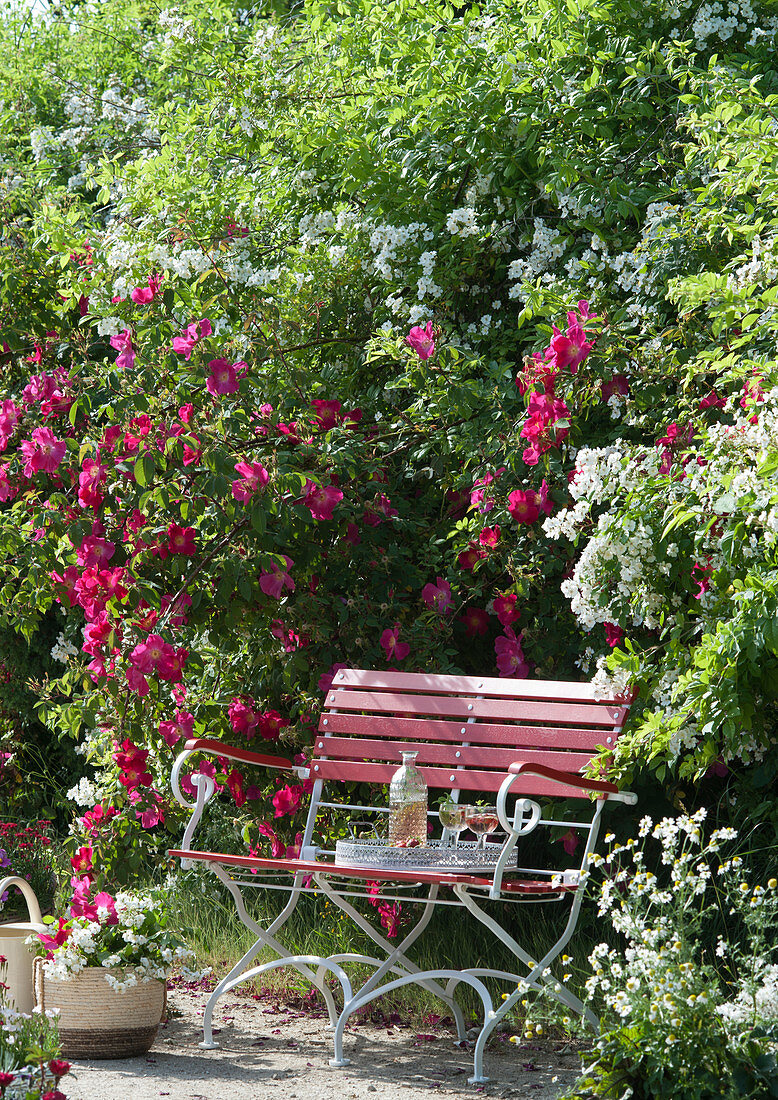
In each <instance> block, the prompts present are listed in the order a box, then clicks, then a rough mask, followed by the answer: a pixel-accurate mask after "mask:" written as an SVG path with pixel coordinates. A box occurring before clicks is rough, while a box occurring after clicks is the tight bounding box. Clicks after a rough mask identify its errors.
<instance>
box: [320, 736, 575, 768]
mask: <svg viewBox="0 0 778 1100" xmlns="http://www.w3.org/2000/svg"><path fill="white" fill-rule="evenodd" d="M403 752H416V753H418V759H417V761H416V762H417V764H441V765H443V767H450V768H456V767H458V766H459V767H467V768H478V767H480V768H497V769H500V770H501V773H502V775H503V777H504V775H505V773H506V772H507V770H508V767H509V766H510V765H511V764H513V763H514V761H515V760H517V759H518V758H519V757H520V758H521V759H522V760H527V761H530V760H531V761H532V762H533V763H535V764H545V765H546V767H549V768H560V769H562V770H563V771H570V772H580V770H581V768H583V767H585V766H586V765H587V764H588V763H589V761H590V760H591V753H585V752H576V753H572V752H537V751H534V750H532V749H526V748H521V749H520V750H517V749H515V748H510V747H509V748H492V747H490V746H482V745H478V746H474V747H471V748H464V747H460V748H458V747H457V746H456V745H439V744H438V745H436V744H430V743H429V742H426V741H421V742H415V743H414V742H411V741H407V742H402V741H399V742H398V741H373V740H369V739H368V738H363V737H360V738H357V737H325V738H320V737H317V738H316V741H315V745H314V754H315V756H316V758H317V759H319V758H321V757H327V758H328V759H330V760H374V761H380V762H383V761H389V762H390V763H394V765H395V767H399V764H400V754H401V753H403ZM457 753H458V754H459V755H458V756H457V755H456V754H457Z"/></svg>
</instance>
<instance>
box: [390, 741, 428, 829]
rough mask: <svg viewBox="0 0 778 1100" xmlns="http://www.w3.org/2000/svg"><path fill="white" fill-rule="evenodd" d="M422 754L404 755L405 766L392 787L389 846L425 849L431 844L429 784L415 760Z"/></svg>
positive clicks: (395, 776)
mask: <svg viewBox="0 0 778 1100" xmlns="http://www.w3.org/2000/svg"><path fill="white" fill-rule="evenodd" d="M417 756H418V753H416V752H403V754H402V758H403V762H402V767H400V768H398V769H397V771H396V772H395V773H394V775H393V776H392V781H391V783H390V784H389V845H390V847H392V848H421V847H424V845H426V843H427V784H426V783H425V782H424V776H423V775H422V774H421V772H420V771H419V769H418V768H417V767H416V765H415V763H414V761H415V759H416V757H417Z"/></svg>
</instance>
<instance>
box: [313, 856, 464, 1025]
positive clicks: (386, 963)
mask: <svg viewBox="0 0 778 1100" xmlns="http://www.w3.org/2000/svg"><path fill="white" fill-rule="evenodd" d="M314 877H315V878H316V881H317V882H318V883H319V884H320V885H321V888H322V891H323V892H324V893H326V895H327V897H328V898H330V899H331V900H332V901H333V902H334V903H335V904H336V905H337V906H338V908H340V909H342V910H343V912H344V913H347V914H348V915H349V917H351V919H352V920H353V921H354V923H355V924H356V925H357V926H358V927H359V928H361V929H362V930H363V931H364V932H366V933H367V935H368V936H369V937H370V939H371V940H372V941H373V943H375V944H376V945H377V946H378V947H380V948H381V950H382V951H384V952H386V956H387V957H386V959H385V960H383V961H381V960H380V959H372V958H370V956H361V961H362V962H364V963H366V964H367V965H371V966H375V967H376V970H375V972H374V973H373V974H372V975H371V976H370V977H369V978H368V979H367V981H365V983H364V984H363V985H362V986H361V987H360V990H359V996H360V997H361V996H362V995H363V994H365V993H368V992H370V990H373V989H378V991H379V993H380V991H381V990H383V989H384V988H385V987H384V986H382V985H380V983H381V982H382V981H383V979H384V978H385V977H386V975H387V974H389V973H392V972H395V973H397V972H399V973H400V974H401V975H402V974H405V975H410V976H414V975H415V976H416V977H415V978H412V980H414V981H416V983H417V984H418V985H421V986H423V988H425V989H427V990H428V991H429V992H430V993H432V994H434V996H436V997H439V998H440V999H441V1000H442V1001H443V1002H444V1003H445V1004H446V1006H447V1007H448V1009H449V1010H450V1012H451V1014H452V1016H453V1017H454V1021H455V1024H456V1029H457V1036H458V1038H459V1039H460V1040H462V1039H464V1038H465V1035H466V1034H467V1024H466V1022H465V1017H464V1015H463V1013H462V1009H461V1008H460V1007H459V1005H458V1003H457V1001H456V1000H455V998H454V997H453V996H451V995H449V994H448V993H447V991H446V989H445V988H444V987H443V986H442V985H440V984H439V983H438V982H435V981H432V980H430V979H429V978H425V979H424V980H422V979H420V978H419V977H418V975H419V974H420V973H421V971H420V968H419V967H418V966H417V965H416V964H415V963H413V962H411V960H410V959H409V958H408V957H407V955H406V954H405V951H406V950H407V949H408V948H409V947H410V946H411V944H413V943H414V942H415V941H416V940H417V939H418V937H419V936H420V935H421V934H422V932H423V931H424V929H425V928H426V927H427V925H428V924H429V922H430V919H431V917H432V913H433V910H434V907H435V902H436V899H437V896H438V889H439V888H438V886H437V885H433V886H431V887H430V889H429V894H428V897H427V901H426V904H425V906H424V912H423V913H422V914H421V916H420V917H419V919H418V921H417V922H416V924H415V925H414V927H413V928H412V929H411V931H410V932H409V933H408V935H407V936H406V937H405V939H403V940H401V941H400V943H399V944H391V943H390V942H389V941H388V940H387V939H386V938H385V937H384V936H382V935H381V934H380V932H378V931H377V929H376V928H375V927H374V926H373V925H372V924H371V923H370V921H368V920H367V919H366V918H365V917H364V916H363V915H362V914H361V913H360V912H359V911H358V910H357V909H356V908H355V907H354V906H353V905H351V904H350V902H348V901H346V899H345V898H343V897H342V896H341V895H340V894H339V893H338V892H337V890H336V889H334V888H333V886H332V884H331V883H330V882H328V881H327V879H326V877H324V876H322V877H321V878H320V877H319V876H318V875H316V876H314ZM332 958H333V959H335V958H337V959H339V960H343V959H345V958H346V956H340V955H338V956H332ZM430 973H432V972H430ZM356 1007H358V1006H354V1007H350V1006H349V1005H347V1004H344V1007H343V1013H346V1018H348V1016H349V1015H351V1014H352V1013H353V1012H354V1011H355V1008H356ZM343 1013H342V1014H341V1017H342V1015H343Z"/></svg>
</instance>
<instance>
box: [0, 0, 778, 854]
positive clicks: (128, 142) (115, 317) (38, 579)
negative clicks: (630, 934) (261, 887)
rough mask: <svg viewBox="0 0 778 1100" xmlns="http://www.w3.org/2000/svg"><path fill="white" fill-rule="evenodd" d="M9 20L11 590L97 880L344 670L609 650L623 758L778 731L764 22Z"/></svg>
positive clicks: (246, 818) (747, 747) (2, 467)
mask: <svg viewBox="0 0 778 1100" xmlns="http://www.w3.org/2000/svg"><path fill="white" fill-rule="evenodd" d="M590 8H591V10H589V9H590ZM65 10H66V9H65V8H63V9H62V12H63V13H64V12H65ZM637 15H639V16H640V18H637ZM5 19H6V22H5V24H4V31H3V33H4V34H5V35H6V37H9V36H13V40H14V43H15V46H14V50H13V51H9V55H10V53H11V52H12V55H13V60H11V61H9V62H8V63H7V64H8V86H9V90H10V92H12V93H13V94H12V95H10V96H9V99H8V101H7V102H6V104H5V105H4V107H3V111H4V114H3V119H4V121H5V122H6V123H7V126H6V129H5V130H4V131H3V135H4V136H3V137H2V139H0V140H2V142H3V146H2V150H0V154H1V155H2V157H3V158H4V164H5V165H6V167H5V168H4V172H5V175H4V177H3V181H4V182H3V191H2V195H3V207H2V210H3V229H2V234H3V236H2V244H3V249H4V254H5V257H6V260H7V263H6V264H5V266H4V270H3V274H2V279H0V339H3V340H5V342H6V344H5V348H6V350H5V351H4V354H5V358H6V362H7V366H8V373H7V375H6V376H4V393H3V394H2V395H0V397H1V398H2V400H0V408H1V410H2V413H1V415H0V446H1V447H2V454H1V456H0V500H1V501H2V503H0V516H1V517H2V521H1V525H0V580H1V581H2V583H0V613H1V614H2V616H3V618H4V620H5V621H6V622H8V623H9V624H11V625H13V627H15V628H16V629H17V630H19V631H20V632H21V633H22V634H23V636H24V637H25V638H26V639H28V641H29V643H30V644H31V645H33V644H35V639H36V638H38V637H39V636H40V633H41V631H43V630H44V629H46V627H47V625H50V624H51V623H55V624H57V628H58V641H57V644H56V646H55V647H54V648H53V650H52V659H53V660H54V661H56V662H58V663H61V664H62V665H64V669H63V671H62V674H61V675H54V674H52V671H51V668H50V667H48V668H45V669H43V670H42V672H41V679H43V677H44V676H46V679H45V682H43V683H41V684H40V686H39V689H38V694H39V697H40V704H39V707H38V715H39V717H40V719H41V720H42V721H43V722H44V723H45V726H46V727H47V728H48V729H49V730H50V731H52V733H51V735H52V736H60V737H67V738H71V737H72V738H74V739H76V740H77V742H78V746H79V750H80V752H81V753H82V754H83V758H84V760H85V762H86V764H88V765H89V769H88V774H87V775H85V776H79V774H78V773H77V772H76V773H75V774H74V776H73V781H74V782H75V780H78V783H77V784H76V786H74V787H73V788H72V791H71V794H72V796H73V798H74V800H75V801H76V802H77V803H78V805H80V806H81V808H82V810H86V813H83V814H82V816H81V818H80V825H79V830H80V832H79V836H80V838H81V840H87V839H88V840H89V842H90V843H92V842H93V843H94V844H95V845H96V846H97V847H98V848H99V849H100V858H101V860H102V863H103V865H105V866H108V865H110V864H111V862H112V861H113V862H115V865H116V867H117V869H118V868H122V873H124V874H125V875H132V874H133V873H134V872H135V870H137V868H138V866H139V864H140V861H141V860H142V858H143V852H144V850H145V847H146V846H148V845H150V846H152V847H153V846H154V845H155V844H157V843H158V841H157V840H156V839H155V838H156V837H157V836H158V835H160V834H161V838H162V841H163V842H164V834H165V832H166V830H168V829H171V830H175V829H177V827H178V818H177V813H178V811H177V809H176V808H175V807H173V806H171V804H170V799H169V798H168V794H167V782H166V777H167V774H168V772H169V768H170V764H171V762H172V759H173V757H174V755H175V753H176V752H177V751H178V748H179V747H180V743H181V742H182V741H183V740H184V739H185V738H186V737H188V736H191V735H198V734H205V733H207V734H208V735H209V736H220V737H223V738H225V739H232V740H235V741H237V742H238V743H244V742H252V741H254V742H256V741H257V740H258V739H262V740H265V741H268V742H271V743H275V742H277V741H279V740H281V741H283V742H284V748H283V751H284V752H290V751H292V752H294V751H297V752H301V753H304V752H305V749H306V747H307V746H308V744H309V743H310V739H311V734H312V730H313V728H314V725H315V722H316V710H317V705H318V700H319V697H320V692H321V690H322V689H323V688H325V687H326V686H327V685H328V683H329V682H330V677H331V675H332V671H333V669H334V668H336V667H337V666H338V665H341V664H344V663H349V664H354V665H357V666H360V665H363V666H371V667H373V666H380V667H386V666H387V665H388V666H391V667H401V668H409V669H411V668H427V669H428V668H437V669H440V670H449V669H450V670H460V671H479V672H485V671H491V672H492V673H498V674H500V675H505V676H517V675H518V676H525V675H535V676H577V675H580V671H581V670H583V671H584V673H587V672H589V670H590V669H591V670H594V666H595V661H596V659H597V657H598V655H599V656H600V657H601V658H603V657H604V656H605V655H606V654H609V653H610V649H611V647H612V646H613V647H616V648H614V652H613V654H611V655H610V656H609V657H608V662H609V672H610V673H611V674H615V675H620V676H625V677H626V676H630V677H632V678H634V679H636V680H637V682H638V683H639V684H640V685H641V688H642V696H641V699H642V702H643V708H644V709H643V719H642V720H641V721H640V722H639V724H638V726H637V730H636V732H635V733H634V735H633V736H632V737H631V738H630V739H629V740H628V741H627V742H625V744H626V745H627V748H628V752H624V753H622V756H621V758H620V759H617V761H616V763H617V766H621V767H622V769H626V768H630V769H631V768H633V767H636V766H645V765H646V764H648V763H653V766H654V767H656V768H657V769H660V770H659V775H660V777H663V778H664V777H665V775H664V773H663V772H662V771H661V769H666V768H667V767H668V765H670V766H672V767H675V766H676V765H677V766H678V767H679V769H680V774H681V776H682V777H683V778H684V779H686V778H689V779H693V778H695V777H697V778H699V777H700V776H702V775H703V774H704V773H705V772H706V770H707V769H708V768H709V767H710V766H711V765H712V764H715V762H716V761H717V760H718V759H719V755H720V754H721V753H722V752H723V753H724V754H725V757H726V758H727V760H728V762H729V763H728V765H727V766H729V765H730V764H732V763H733V762H734V761H735V760H743V761H744V760H751V761H752V760H753V759H754V758H755V757H759V756H760V755H761V754H762V753H763V751H764V747H765V746H766V745H767V744H768V743H769V740H770V737H771V736H772V735H773V733H774V729H775V714H774V709H772V710H771V707H773V708H774V703H773V702H772V701H771V697H770V690H771V689H770V684H771V683H772V681H771V678H770V677H771V673H770V669H772V668H773V667H774V661H775V657H776V653H777V652H778V640H777V639H776V637H775V635H774V630H773V629H772V628H768V627H767V626H765V628H764V629H763V630H761V632H760V633H759V634H758V640H754V639H753V638H752V639H751V640H750V641H747V640H746V638H747V635H748V634H749V632H752V628H753V626H754V621H755V618H754V617H755V616H756V617H757V618H758V617H759V616H761V618H759V622H762V621H764V623H767V621H768V620H769V617H770V614H771V613H772V612H771V609H772V607H773V602H772V601H773V600H774V598H775V592H776V586H775V583H774V581H775V578H774V573H775V560H774V554H775V550H774V547H775V539H774V537H773V534H771V532H773V533H774V522H773V519H770V517H771V516H773V513H774V498H773V495H772V488H771V482H770V480H769V478H770V473H771V470H774V469H775V467H771V463H772V462H773V461H774V456H775V454H776V450H778V447H777V446H776V440H775V437H774V433H772V429H771V428H770V424H771V423H772V421H771V419H770V418H771V417H772V415H773V412H772V410H773V408H774V405H775V396H776V394H775V391H774V386H775V381H776V378H775V373H776V372H775V360H774V358H771V355H774V342H775V334H774V318H773V313H774V308H773V302H774V294H775V273H776V272H775V265H772V261H771V259H770V257H772V255H773V253H772V242H773V239H774V232H775V223H774V222H771V221H770V219H769V217H768V216H767V215H764V217H763V218H762V220H761V221H760V223H759V226H758V234H759V235H758V237H757V236H756V235H755V234H756V231H755V230H754V228H753V225H752V214H753V211H754V210H755V209H756V207H757V205H759V204H760V203H761V204H762V206H765V204H766V196H768V195H769V194H770V193H771V192H770V188H771V187H772V186H773V182H772V181H773V175H771V173H774V168H773V167H772V160H771V159H770V151H769V150H770V136H769V133H768V131H767V129H766V127H767V120H769V118H770V117H771V111H772V98H771V97H772V94H773V93H772V85H773V83H774V81H775V74H774V66H773V64H772V61H771V57H772V53H771V49H772V43H773V40H774V36H775V30H776V21H775V19H774V17H772V16H771V15H769V14H764V13H762V12H761V11H759V12H757V10H756V9H752V8H751V7H750V6H749V5H746V6H745V7H743V10H742V12H741V14H740V18H739V22H737V21H736V24H735V25H734V26H733V25H731V24H730V21H728V19H727V18H724V17H721V16H719V15H718V14H716V13H715V12H714V11H713V9H710V10H708V6H707V5H705V4H703V5H702V6H700V7H697V6H696V5H695V6H692V5H688V4H685V3H684V4H681V5H679V6H677V7H670V6H665V5H664V4H663V3H660V2H657V3H654V4H652V5H649V6H648V7H647V6H646V5H640V6H639V8H637V7H633V6H632V5H631V4H630V3H628V2H626V0H618V2H617V0H612V2H609V3H605V4H598V5H596V8H595V6H594V5H584V6H583V8H582V9H581V13H580V14H578V13H574V12H572V11H568V10H564V11H563V10H562V9H561V7H553V6H550V5H547V4H545V3H543V2H541V3H539V4H538V3H534V4H532V5H530V4H525V3H524V2H523V0H522V2H519V3H508V2H506V0H494V2H490V3H488V4H487V5H485V7H484V8H483V9H479V10H477V9H468V10H466V11H463V12H462V11H454V10H452V9H451V8H449V7H447V6H446V5H445V4H440V5H438V4H419V3H416V2H414V0H393V2H392V3H390V4H389V5H386V4H382V5H376V4H374V3H373V2H371V0H364V2H357V0H354V3H353V4H351V5H349V4H345V5H339V6H338V8H337V10H332V9H331V8H330V6H329V5H327V4H324V3H320V4H318V3H316V4H314V3H311V4H309V5H308V6H306V7H305V9H303V10H299V11H298V10H296V11H295V12H294V14H293V15H291V16H289V17H283V18H281V17H276V16H271V15H270V14H269V13H266V14H260V13H258V12H254V13H253V14H248V15H246V14H245V13H244V14H243V15H241V14H240V13H236V12H233V11H232V9H231V8H230V7H229V6H228V5H227V4H219V3H217V4H214V5H211V6H210V7H209V10H208V11H207V12H203V10H202V9H201V8H200V6H192V7H191V8H189V7H187V5H181V6H178V7H175V8H174V7H168V8H166V9H163V10H162V11H161V12H160V11H158V10H157V9H156V8H154V7H152V6H150V5H148V6H147V5H145V4H140V5H139V6H137V7H133V8H132V9H131V10H130V9H129V8H127V7H126V6H125V5H123V4H121V3H118V2H114V3H105V4H103V5H101V6H100V7H99V8H94V9H93V8H91V7H89V6H88V5H87V6H86V7H83V8H82V7H81V6H76V7H74V9H73V11H69V12H68V16H67V28H65V26H64V24H63V23H62V22H60V21H58V20H59V17H56V16H52V18H51V19H50V20H48V21H46V20H37V21H36V20H27V21H26V22H25V24H24V26H22V25H21V23H18V22H17V23H15V22H14V20H15V19H17V17H16V16H13V15H7V16H6V17H5ZM108 30H110V33H108ZM409 31H410V32H411V33H409ZM30 72H33V73H34V77H33V79H32V80H30V79H29V73H30ZM14 97H16V99H15V100H14V102H13V103H12V100H13V99H14ZM19 104H22V105H23V108H24V109H23V110H21V109H20V108H19ZM41 187H43V191H41ZM749 210H751V214H749ZM757 241H758V244H757V243H755V242H757ZM746 253H747V254H748V255H746ZM703 317H704V318H705V319H706V324H703V323H701V320H702V319H703ZM708 321H709V324H707V322H708ZM722 400H723V401H724V402H725V405H724V408H723V409H722V407H721V401H722ZM741 401H742V402H743V407H742V409H741V407H740V402H741ZM754 417H757V422H756V424H751V423H750V421H751V420H753V418H754ZM725 429H728V430H729V431H730V435H727V431H725ZM717 433H718V434H717ZM749 433H750V434H749ZM746 437H747V438H746ZM733 440H734V441H735V442H734V444H733V443H732V441H733ZM731 446H734V447H735V451H736V452H737V456H738V458H737V460H738V461H740V460H741V459H742V458H743V456H744V455H747V456H748V459H747V462H748V464H749V466H748V468H749V469H752V470H753V477H752V481H753V478H756V479H762V480H761V481H760V484H759V486H758V487H757V488H758V491H757V490H755V489H754V487H753V485H752V484H751V482H748V484H745V483H744V485H743V486H742V490H743V491H742V493H741V485H740V484H738V486H737V487H736V492H735V493H734V494H732V493H729V486H728V485H725V482H726V480H727V478H728V477H729V475H730V463H731V461H732V458H733V451H732V450H731ZM728 448H729V449H728ZM738 448H739V449H738ZM743 460H744V461H745V459H743ZM705 463H707V465H705ZM694 471H697V472H694ZM759 471H762V472H761V473H760V472H759ZM692 473H694V476H692ZM720 490H721V491H720ZM727 494H728V495H727ZM749 494H752V496H749ZM722 497H723V498H724V499H723V500H722V499H721V498H722ZM714 505H715V507H714ZM771 509H772V511H771ZM762 514H764V517H765V518H764V519H759V518H758V517H759V516H761V515H762ZM754 515H755V516H756V517H757V519H756V520H755V521H754V522H755V523H756V528H755V530H758V531H759V532H764V533H765V537H763V538H761V539H760V538H755V539H754V538H751V535H750V534H749V540H750V541H748V543H747V544H746V543H745V541H744V538H743V532H744V531H745V527H744V526H743V527H741V526H738V525H739V524H746V519H747V518H748V517H750V516H754ZM773 518H774V517H773ZM749 523H751V520H750V519H749ZM591 536H594V537H593V538H592V537H591ZM670 536H672V538H671V537H670ZM717 540H718V542H717ZM728 540H729V541H728ZM727 546H729V547H731V549H730V550H729V551H727V549H726V548H727ZM727 555H728V556H727ZM730 588H731V591H730ZM711 593H713V595H711ZM568 598H569V599H570V600H571V601H572V602H571V604H568ZM719 630H721V631H722V632H723V633H722V634H721V636H720V637H719V634H718V632H719ZM728 646H729V647H730V648H729V649H728V648H727V647H728ZM749 646H750V647H752V648H749ZM735 652H737V654H738V655H741V654H742V661H743V662H744V666H743V667H744V668H745V669H746V670H747V671H746V675H745V676H743V675H738V676H732V677H728V676H723V677H722V676H720V675H719V676H717V675H716V673H715V671H714V672H711V667H712V666H711V665H710V662H711V661H712V660H713V654H715V653H718V654H719V655H720V656H719V658H717V659H720V660H721V661H722V662H723V663H724V665H725V666H726V667H727V668H728V667H729V663H728V662H729V658H728V657H727V656H726V655H727V654H728V653H735ZM721 655H723V656H721ZM738 660H740V656H738ZM679 672H680V677H679V678H677V679H671V677H676V675H677V673H679ZM47 674H48V675H47ZM600 675H601V676H602V675H604V672H603V671H601V673H600ZM701 699H702V700H704V705H703V706H701V707H698V706H697V702H698V701H699V700H701ZM733 706H734V707H735V708H736V709H735V711H734V712H733V709H732V708H733ZM640 713H641V710H640V707H638V718H640ZM690 713H693V714H694V716H695V717H694V722H693V723H692V726H689V714H690ZM755 715H756V716H758V718H757V720H756V724H754V716H755ZM728 723H729V724H728ZM745 727H749V734H748V737H747V738H746V739H745V741H744V740H743V738H742V736H741V733H742V730H743V729H744V728H745ZM690 731H691V732H690ZM202 766H203V767H204V768H205V767H212V768H213V769H214V774H215V776H216V778H217V781H218V783H219V785H220V787H221V788H222V799H223V802H224V804H225V806H226V807H228V810H229V815H230V817H234V818H235V820H236V821H237V826H236V831H237V833H240V831H241V829H242V828H243V825H244V824H245V826H246V828H245V834H244V835H245V839H247V840H248V841H249V842H250V843H251V844H252V845H254V844H258V843H262V844H263V845H267V843H268V842H270V843H273V839H272V838H270V837H269V836H268V833H267V831H266V830H267V829H268V828H271V827H270V825H269V824H268V819H271V820H272V821H273V826H272V830H273V835H274V836H275V837H276V843H278V844H282V843H283V844H285V845H286V844H287V843H291V844H293V842H294V837H295V835H296V830H297V825H298V820H297V814H298V812H299V807H300V804H301V799H302V795H303V793H304V790H303V788H302V786H301V785H298V784H291V785H287V786H283V785H282V784H280V783H278V784H276V783H274V782H273V781H272V780H269V779H268V777H267V775H265V774H264V773H261V772H260V773H257V774H251V773H249V772H248V771H244V770H239V769H236V768H233V767H231V766H228V765H227V763H226V761H222V762H219V763H218V764H217V765H202ZM764 767H766V765H765V764H764V763H763V764H762V768H764ZM84 770H87V769H86V768H85V769H84ZM748 774H749V776H750V777H751V778H750V779H749V780H748V781H749V782H753V783H754V784H755V785H758V783H759V782H762V780H761V779H760V777H759V775H758V774H757V772H755V771H754V769H751V770H750V771H749V773H748ZM762 774H763V775H765V774H767V773H765V772H764V771H763V773H762ZM755 775H756V778H754V776H755ZM768 779H769V775H768ZM257 819H259V830H257ZM263 829H264V830H265V831H264V832H263V831H262V830H263ZM275 829H280V830H281V833H282V834H283V839H279V838H278V836H277V835H276V833H275Z"/></svg>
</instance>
